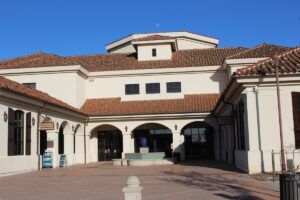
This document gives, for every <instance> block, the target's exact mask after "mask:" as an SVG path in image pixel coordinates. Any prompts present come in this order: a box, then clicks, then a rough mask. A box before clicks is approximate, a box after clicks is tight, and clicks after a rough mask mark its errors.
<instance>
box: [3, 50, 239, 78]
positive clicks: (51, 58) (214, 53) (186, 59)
mask: <svg viewBox="0 0 300 200" xmlns="http://www.w3.org/2000/svg"><path fill="white" fill-rule="evenodd" d="M244 50H245V48H242V47H232V48H211V49H198V50H182V51H176V52H174V53H173V56H172V59H171V60H160V61H138V60H137V58H136V54H98V55H79V56H65V57H63V56H58V55H55V54H46V53H35V54H31V55H28V56H22V57H17V58H13V59H8V60H3V61H0V70H1V69H17V68H35V67H51V66H70V67H71V66H72V65H81V66H83V67H84V68H86V69H87V70H88V71H91V72H96V71H116V70H137V69H157V68H179V67H195V66H212V65H221V64H222V63H223V61H224V59H225V57H227V56H230V55H233V54H236V53H238V52H241V51H244Z"/></svg>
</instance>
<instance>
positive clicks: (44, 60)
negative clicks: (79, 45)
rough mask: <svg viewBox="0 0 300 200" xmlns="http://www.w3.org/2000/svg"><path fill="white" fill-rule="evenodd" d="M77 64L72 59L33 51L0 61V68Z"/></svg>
mask: <svg viewBox="0 0 300 200" xmlns="http://www.w3.org/2000/svg"><path fill="white" fill-rule="evenodd" d="M71 65H78V64H77V63H76V62H74V61H72V60H68V59H67V58H65V57H62V56H58V55H55V54H48V53H43V52H38V53H34V54H31V55H27V56H21V57H17V58H12V59H8V60H3V61H0V69H16V68H34V67H51V66H71Z"/></svg>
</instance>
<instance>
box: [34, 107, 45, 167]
mask: <svg viewBox="0 0 300 200" xmlns="http://www.w3.org/2000/svg"><path fill="white" fill-rule="evenodd" d="M42 110H46V103H44V106H43V108H42V109H39V110H38V113H37V125H36V131H37V134H36V154H37V156H38V171H40V170H41V155H40V134H41V133H40V117H41V111H42Z"/></svg>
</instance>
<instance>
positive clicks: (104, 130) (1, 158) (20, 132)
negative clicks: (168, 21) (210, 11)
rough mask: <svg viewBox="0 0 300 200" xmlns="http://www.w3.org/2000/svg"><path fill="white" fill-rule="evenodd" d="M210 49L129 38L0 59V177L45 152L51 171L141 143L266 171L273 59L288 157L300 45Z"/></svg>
mask: <svg viewBox="0 0 300 200" xmlns="http://www.w3.org/2000/svg"><path fill="white" fill-rule="evenodd" d="M218 43H219V40H218V39H215V38H211V37H207V36H202V35H198V34H194V33H190V32H187V31H180V32H164V33H149V34H132V35H129V36H127V37H124V38H122V39H120V40H117V41H115V42H113V43H111V44H108V45H107V46H106V49H107V51H108V53H107V54H98V55H78V56H59V55H55V54H47V53H42V52H38V53H34V54H31V55H27V56H22V57H18V58H13V59H8V60H3V61H0V76H1V77H2V78H1V79H0V80H1V82H0V128H1V129H0V174H9V173H15V172H21V171H30V170H37V169H38V168H39V167H40V160H41V159H40V158H41V155H42V154H43V153H44V152H45V151H48V152H52V153H53V158H54V159H53V165H54V167H57V166H58V164H59V157H60V155H61V154H64V155H66V157H67V162H68V164H69V165H73V164H79V163H89V162H98V161H107V160H111V159H113V158H122V157H124V154H125V153H134V152H138V151H139V147H141V145H142V143H143V142H142V141H144V140H146V141H147V145H148V147H149V149H150V151H151V152H165V155H166V156H167V157H172V156H173V155H174V153H179V155H180V159H181V160H185V159H217V160H223V161H224V162H227V163H229V164H233V165H235V166H237V167H238V168H240V169H242V170H243V171H245V172H248V173H258V172H262V171H271V170H272V150H273V151H274V152H278V151H279V150H280V139H279V131H278V112H277V99H276V87H275V78H274V67H273V65H272V60H273V58H274V56H279V58H280V59H281V61H282V62H281V64H280V70H279V72H280V83H281V84H280V86H281V93H282V102H281V103H282V108H283V109H282V115H283V132H284V145H285V148H286V149H287V150H289V151H294V150H296V149H298V148H300V140H299V138H300V137H299V134H300V133H299V130H298V126H299V123H298V119H300V118H298V117H300V116H299V114H300V113H299V109H298V107H297V106H298V104H299V102H300V101H299V96H300V95H299V94H300V93H299V92H300V82H299V69H300V66H299V64H300V49H299V48H291V47H283V46H276V45H269V44H261V45H258V46H256V47H253V48H243V47H227V48H218ZM29 149H30V150H29ZM289 156H290V155H289ZM289 156H288V159H291V156H290V157H289ZM274 158H275V167H276V169H279V168H280V165H279V163H280V160H279V157H278V155H275V157H274ZM294 160H295V162H294V163H295V164H297V163H298V161H300V160H299V158H298V155H297V154H295V156H294ZM299 164H300V163H299ZM297 165H298V164H297ZM12 166H13V167H12Z"/></svg>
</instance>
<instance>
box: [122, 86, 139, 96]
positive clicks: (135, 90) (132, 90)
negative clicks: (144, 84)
mask: <svg viewBox="0 0 300 200" xmlns="http://www.w3.org/2000/svg"><path fill="white" fill-rule="evenodd" d="M139 93H140V85H139V84H127V85H125V94H126V95H132V94H139Z"/></svg>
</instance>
